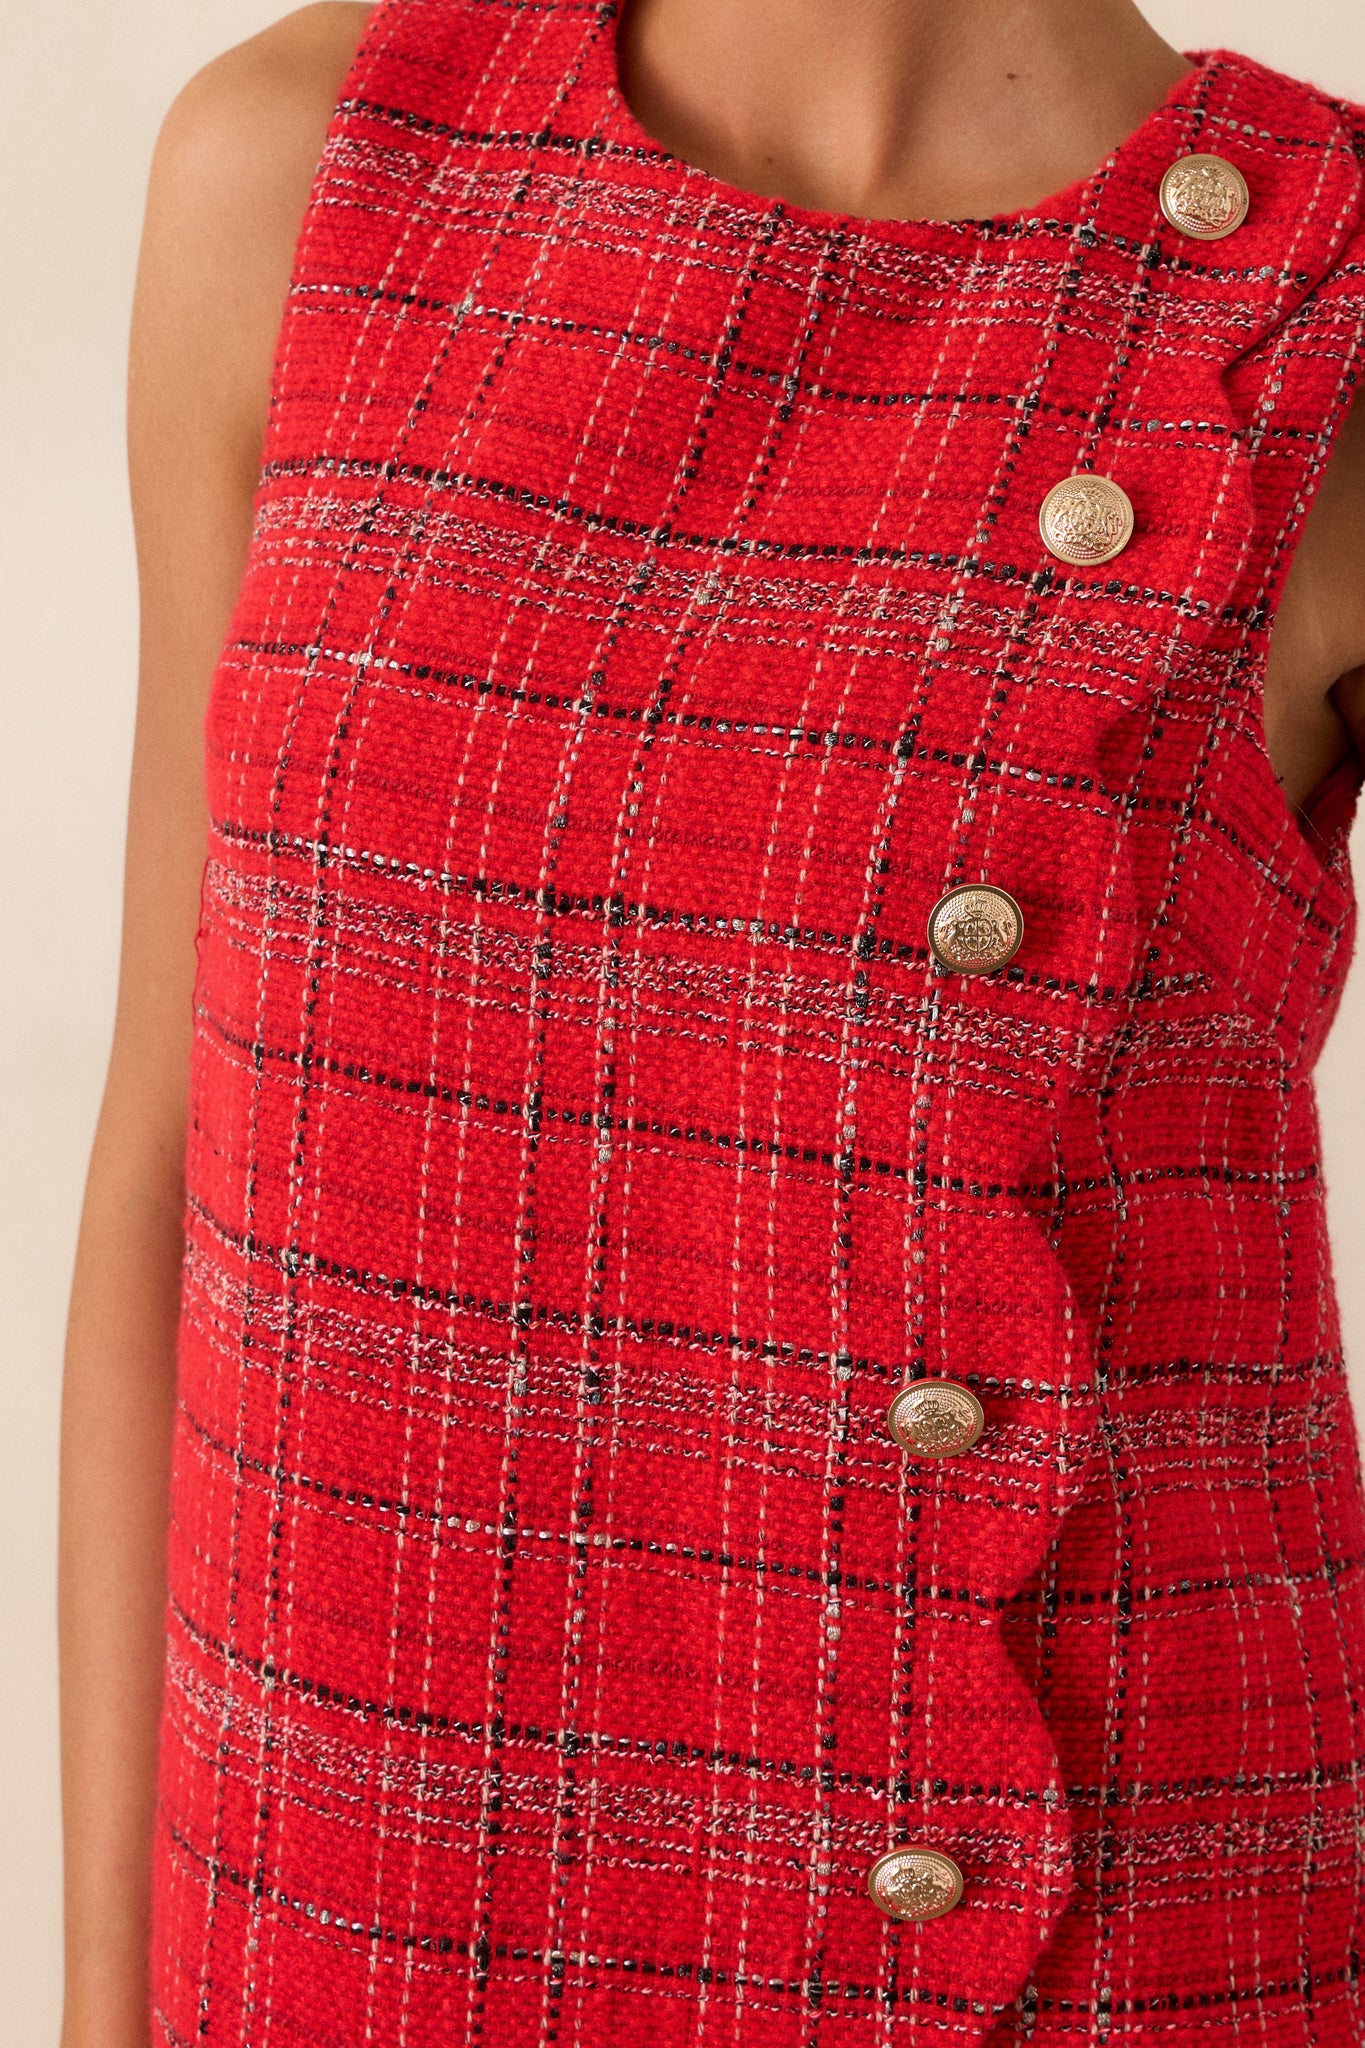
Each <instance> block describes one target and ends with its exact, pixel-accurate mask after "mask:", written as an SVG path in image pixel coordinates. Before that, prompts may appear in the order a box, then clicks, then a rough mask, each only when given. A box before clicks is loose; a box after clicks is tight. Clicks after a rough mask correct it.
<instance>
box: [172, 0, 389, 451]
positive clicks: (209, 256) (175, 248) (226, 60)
mask: <svg viewBox="0 0 1365 2048" xmlns="http://www.w3.org/2000/svg"><path fill="white" fill-rule="evenodd" d="M372 11H373V10H372V9H371V8H370V7H368V6H363V5H354V4H348V0H322V4H320V5H316V6H311V7H303V8H300V9H299V10H298V11H297V12H296V13H293V14H289V15H286V16H285V17H284V19H283V20H281V21H278V22H276V23H275V24H274V25H273V26H272V27H270V28H268V29H266V30H264V31H263V32H262V33H261V34H260V35H256V36H252V37H251V38H250V40H249V41H247V42H244V43H239V44H238V45H237V46H236V48H235V49H231V50H228V51H226V52H225V53H224V54H223V55H222V56H221V57H215V58H214V60H213V62H212V63H210V64H207V65H206V66H205V67H204V69H203V70H202V71H200V72H198V73H197V74H196V75H195V76H194V77H193V78H192V79H191V80H190V81H189V83H188V85H186V86H185V87H184V88H183V90H182V91H181V92H180V93H179V94H178V96H177V97H176V99H175V101H174V103H173V104H172V106H171V108H170V110H169V112H168V113H167V115H166V118H165V120H164V122H163V124H162V127H161V133H160V135H159V137H158V139H157V145H156V150H155V154H154V156H153V161H152V172H151V178H150V181H149V184H148V192H147V212H146V220H145V225H144V231H143V245H142V256H141V261H140V265H139V278H138V294H137V305H136V307H135V311H134V323H133V383H134V391H133V402H134V411H135V414H136V413H137V411H138V410H139V409H140V408H141V407H142V405H143V402H144V399H146V398H148V397H149V396H150V403H151V405H152V409H153V410H156V409H159V408H160V407H161V406H162V404H163V401H164V400H166V399H173V397H174V392H173V390H172V391H168V390H167V389H166V385H167V381H168V380H169V382H170V384H171V385H174V384H175V382H176V381H177V380H181V381H183V382H184V383H185V385H186V391H187V396H188V395H190V394H191V393H193V394H194V397H195V402H196V404H202V402H203V401H204V399H205V398H206V397H207V398H208V399H209V402H210V403H211V404H212V405H213V406H214V407H215V408H216V417H217V423H218V424H219V425H220V426H222V427H223V428H225V429H226V430H227V431H229V432H233V431H234V430H235V431H237V432H239V433H240V434H241V436H242V437H243V445H244V448H245V450H246V453H247V458H248V459H249V460H254V454H255V450H256V447H258V445H259V435H260V432H261V431H262V430H263V427H264V420H265V409H266V404H267V400H268V395H269V376H270V363H271V359H272V356H273V351H274V345H275V337H276V334H277V332H278V328H279V322H280V316H281V312H282V309H283V304H284V297H285V293H286V291H287V289H288V283H289V273H290V269H291V266H292V261H293V255H294V247H295V243H296V242H297V239H298V233H299V227H300V224H301V222H302V219H303V215H304V211H305V208H306V206H307V203H308V195H309V193H310V191H311V189H312V184H313V179H314V176H315V175H316V172H317V167H318V160H319V158H320V157H321V154H322V148H323V144H324V141H325V140H326V135H327V127H328V123H329V121H330V120H331V116H332V112H333V110H334V108H335V106H336V102H337V99H338V97H339V95H340V92H341V88H342V86H343V84H344V82H345V78H346V74H347V72H348V70H349V69H350V66H351V63H352V60H353V58H354V56H355V52H356V47H357V44H358V43H359V41H360V37H361V34H362V32H363V30H364V27H365V24H366V21H367V20H368V18H369V16H370V14H371V13H372ZM137 424H138V422H137V419H136V417H135V419H134V430H135V436H136V429H137Z"/></svg>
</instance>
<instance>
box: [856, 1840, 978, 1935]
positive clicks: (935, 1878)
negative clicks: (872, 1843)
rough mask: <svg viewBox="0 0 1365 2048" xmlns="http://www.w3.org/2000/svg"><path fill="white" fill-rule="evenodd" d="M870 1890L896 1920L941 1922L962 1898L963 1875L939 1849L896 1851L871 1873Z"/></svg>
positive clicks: (874, 1901)
mask: <svg viewBox="0 0 1365 2048" xmlns="http://www.w3.org/2000/svg"><path fill="white" fill-rule="evenodd" d="M867 1889H868V1891H869V1892H870V1893H871V1895H872V1903H873V1905H874V1906H880V1908H881V1910H882V1912H883V1913H888V1914H889V1915H890V1917H891V1918H892V1919H893V1920H937V1919H938V1918H939V1916H940V1915H941V1914H943V1913H951V1911H952V1910H953V1907H954V1906H955V1905H956V1904H957V1902H958V1900H959V1899H960V1898H961V1897H962V1872H961V1871H960V1870H959V1869H958V1867H957V1865H956V1864H955V1863H954V1861H953V1859H952V1857H951V1856H945V1855H943V1854H942V1852H941V1851H940V1850H938V1849H916V1848H909V1849H893V1850H892V1851H891V1853H890V1855H889V1856H879V1857H878V1858H877V1861H876V1862H875V1863H874V1864H873V1866H872V1868H871V1870H869V1872H868V1873H867Z"/></svg>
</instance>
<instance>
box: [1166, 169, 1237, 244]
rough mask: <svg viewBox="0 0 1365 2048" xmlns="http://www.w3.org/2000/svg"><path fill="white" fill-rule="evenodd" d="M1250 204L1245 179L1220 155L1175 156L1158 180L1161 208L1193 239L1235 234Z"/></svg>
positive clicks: (1202, 239)
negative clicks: (1160, 179)
mask: <svg viewBox="0 0 1365 2048" xmlns="http://www.w3.org/2000/svg"><path fill="white" fill-rule="evenodd" d="M1250 205H1251V194H1250V193H1249V192H1248V191H1247V181H1246V179H1245V178H1244V177H1243V176H1242V173H1241V172H1240V171H1239V170H1238V169H1237V168H1236V166H1235V165H1234V164H1230V163H1227V162H1225V161H1224V159H1223V158H1222V157H1221V156H1181V157H1177V158H1176V160H1175V162H1174V163H1173V164H1172V165H1171V168H1170V169H1169V171H1167V173H1166V175H1165V177H1164V178H1163V179H1162V181H1161V211H1162V212H1163V213H1164V214H1165V216H1166V218H1167V220H1168V221H1169V222H1170V224H1171V226H1172V227H1173V228H1178V229H1179V231H1180V233H1181V234H1182V235H1189V236H1191V237H1192V239H1193V240H1194V241H1196V242H1221V241H1222V239H1223V237H1224V235H1232V234H1235V233H1236V232H1237V230H1238V228H1239V227H1240V226H1241V225H1242V222H1243V221H1244V220H1245V219H1246V217H1247V212H1248V209H1249V208H1250Z"/></svg>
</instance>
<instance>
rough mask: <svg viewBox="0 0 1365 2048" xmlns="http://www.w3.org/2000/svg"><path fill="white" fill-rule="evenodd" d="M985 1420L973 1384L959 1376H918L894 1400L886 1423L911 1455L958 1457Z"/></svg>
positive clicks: (977, 1433) (976, 1434)
mask: <svg viewBox="0 0 1365 2048" xmlns="http://www.w3.org/2000/svg"><path fill="white" fill-rule="evenodd" d="M985 1423H986V1414H985V1410H984V1409H983V1408H982V1406H981V1403H980V1402H979V1401H978V1400H977V1398H976V1395H975V1394H974V1393H973V1392H972V1391H971V1388H970V1387H964V1386H962V1385H961V1384H960V1383H959V1382H958V1381H957V1380H916V1382H915V1384H914V1386H912V1387H902V1389H901V1391H900V1393H899V1394H897V1396H896V1398H895V1400H894V1401H893V1402H892V1403H891V1409H890V1413H889V1414H888V1416H887V1426H888V1428H889V1429H890V1431H891V1434H892V1436H893V1437H894V1438H895V1439H896V1442H897V1443H898V1444H899V1445H900V1447H901V1449H902V1450H903V1451H908V1452H909V1453H910V1455H911V1457H912V1458H955V1457H957V1456H958V1455H959V1453H960V1452H962V1451H969V1450H970V1449H971V1447H972V1445H973V1444H974V1443H975V1442H976V1440H977V1438H978V1437H979V1436H980V1434H981V1432H982V1430H983V1428H984V1427H985Z"/></svg>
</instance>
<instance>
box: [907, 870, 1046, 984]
mask: <svg viewBox="0 0 1365 2048" xmlns="http://www.w3.org/2000/svg"><path fill="white" fill-rule="evenodd" d="M1023 936H1024V913H1023V911H1022V910H1021V909H1020V908H1019V905H1018V904H1017V903H1016V902H1015V900H1014V898H1013V897H1012V896H1009V895H1007V894H1006V893H1005V891H1004V890H1003V889H997V888H995V887H994V886H993V885H992V884H990V883H988V882H978V883H973V884H968V885H967V886H966V887H965V888H961V889H950V890H949V891H948V894H947V895H946V896H940V897H939V899H938V902H937V903H936V904H935V905H934V907H933V909H932V910H931V911H930V913H929V945H930V947H931V949H932V951H933V955H934V958H935V959H936V960H937V961H938V964H939V966H940V967H950V968H952V969H953V970H954V972H955V973H957V974H990V973H991V972H992V971H993V970H994V969H995V968H997V967H1004V966H1005V965H1006V964H1007V963H1008V962H1009V961H1011V960H1012V959H1013V958H1014V956H1015V954H1016V953H1017V952H1018V951H1019V946H1020V943H1021V941H1022V939H1023Z"/></svg>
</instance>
